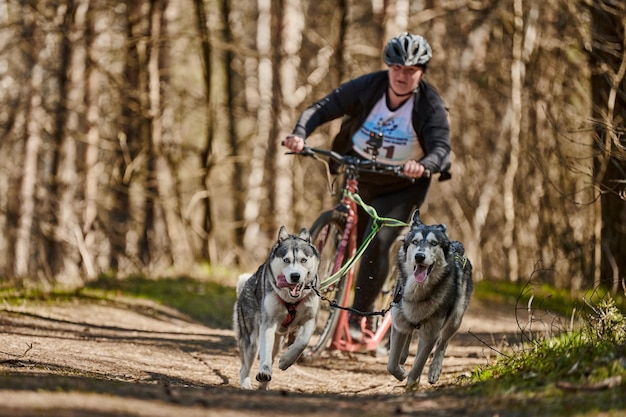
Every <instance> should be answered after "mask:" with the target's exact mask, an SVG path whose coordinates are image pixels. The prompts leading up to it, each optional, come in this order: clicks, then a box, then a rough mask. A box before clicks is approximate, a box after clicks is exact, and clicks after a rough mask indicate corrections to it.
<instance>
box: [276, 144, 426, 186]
mask: <svg viewBox="0 0 626 417" xmlns="http://www.w3.org/2000/svg"><path fill="white" fill-rule="evenodd" d="M288 153H290V154H298V153H296V152H288ZM317 154H321V155H324V156H327V157H328V158H329V159H331V160H333V161H335V162H337V163H339V164H341V165H344V166H350V167H352V169H354V170H356V171H357V172H370V173H376V174H385V175H395V176H398V177H402V178H406V179H409V180H411V181H415V180H416V179H417V178H413V177H409V176H407V175H404V174H403V173H402V169H403V166H402V165H391V164H386V163H384V162H378V161H372V160H369V159H361V158H359V157H356V156H353V155H341V154H339V153H337V152H335V151H332V150H328V149H320V148H313V147H311V146H305V147H304V149H302V151H301V152H300V153H299V155H302V156H309V157H311V158H317ZM430 176H431V172H430V170H428V169H425V170H424V173H423V174H422V177H425V178H430Z"/></svg>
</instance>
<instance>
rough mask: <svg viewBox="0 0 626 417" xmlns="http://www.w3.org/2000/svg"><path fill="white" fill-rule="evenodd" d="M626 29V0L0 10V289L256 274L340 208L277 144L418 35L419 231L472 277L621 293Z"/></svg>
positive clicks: (74, 4)
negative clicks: (441, 119)
mask: <svg viewBox="0 0 626 417" xmlns="http://www.w3.org/2000/svg"><path fill="white" fill-rule="evenodd" d="M625 27H626V6H625V2H624V1H623V0H541V1H540V0H367V1H365V0H363V1H357V0H337V1H315V0H243V1H240V0H238V1H229V0H152V1H150V0H132V1H119V0H118V1H115V0H65V1H51V0H0V51H1V53H0V225H1V229H0V230H1V231H2V232H1V233H0V275H1V276H2V277H4V278H5V279H9V280H12V281H16V280H17V281H19V280H21V281H25V282H34V283H43V284H46V285H52V284H61V285H68V286H80V285H82V284H84V283H85V282H86V281H89V280H92V279H95V278H97V277H98V276H99V275H100V274H102V273H113V274H118V275H119V276H127V275H131V274H145V275H149V276H161V275H172V274H188V275H203V274H204V275H206V273H207V268H206V267H207V265H208V266H210V267H211V268H213V269H215V268H217V267H220V268H221V267H227V268H232V269H242V270H243V269H245V268H253V267H256V266H257V265H258V264H259V263H260V262H262V261H263V259H264V258H265V257H266V256H267V253H268V251H269V248H270V247H271V245H272V243H273V241H274V240H275V238H276V235H277V231H278V228H279V226H280V225H283V224H284V225H286V226H287V227H288V228H289V229H290V230H291V231H296V230H299V228H300V227H303V226H310V225H311V223H312V221H313V220H314V218H315V217H316V216H317V214H318V213H319V212H320V211H321V210H323V209H325V208H328V207H330V206H331V205H332V203H333V201H334V198H335V197H334V196H332V195H331V193H330V192H329V189H328V183H327V181H326V176H325V171H324V167H323V166H322V165H321V164H320V163H318V162H316V161H313V160H311V159H304V158H301V157H296V156H290V155H285V148H282V147H281V146H280V145H279V144H280V141H281V139H282V138H283V137H284V136H285V135H286V134H288V133H289V132H290V131H291V129H292V126H293V124H294V122H295V120H296V118H297V116H298V115H299V112H300V111H302V110H303V109H304V108H305V107H306V106H307V105H308V104H310V103H311V102H312V101H314V100H317V99H319V98H321V97H322V96H324V95H326V94H327V93H328V92H330V91H331V90H332V89H333V88H334V87H335V86H337V85H339V83H341V82H343V81H347V80H348V79H349V78H351V77H355V76H358V75H361V74H363V73H365V72H370V71H374V70H379V69H382V68H384V65H383V62H382V59H381V51H382V48H383V47H384V45H385V43H386V42H387V40H388V39H390V38H391V37H393V36H395V35H396V34H398V33H400V32H402V31H405V30H408V31H410V32H412V33H416V34H421V35H423V36H424V37H426V39H427V40H428V41H429V42H430V44H431V46H432V49H433V59H432V61H431V64H430V66H429V70H428V73H427V74H426V77H427V80H428V81H429V82H430V83H431V84H433V85H434V86H435V87H436V88H437V89H438V91H439V92H440V94H441V95H442V97H443V99H444V101H445V102H446V105H447V107H448V108H449V117H450V122H451V132H452V146H453V161H452V162H453V167H452V175H453V178H452V180H451V181H447V182H441V183H440V182H434V183H433V186H432V187H431V193H430V195H429V197H428V199H427V203H426V204H425V205H424V207H423V209H422V213H423V217H424V219H425V221H426V222H440V223H446V224H447V225H448V228H449V230H450V234H451V236H452V237H453V238H454V239H458V240H462V241H464V242H465V245H466V248H467V252H468V255H469V256H470V258H471V259H472V261H473V262H474V265H475V271H476V277H477V278H478V279H481V278H484V279H498V280H510V281H518V280H527V279H529V278H530V277H538V278H540V279H541V280H543V282H547V283H550V284H554V285H556V286H558V287H562V288H572V289H578V288H588V287H590V286H592V285H597V284H599V283H601V282H602V283H604V284H605V285H607V286H608V287H609V288H613V289H614V290H617V289H619V288H620V287H621V285H622V282H623V279H624V277H625V275H626V273H625V271H626V256H625V255H626V253H625V252H626V249H624V248H626V191H625V189H626V187H625V186H626V159H625V144H626V138H625V136H624V132H625V119H626V76H625V74H626V34H625ZM337 127H338V125H337V123H331V124H329V125H328V126H325V127H324V128H323V129H320V130H319V131H318V132H316V134H315V135H314V136H312V137H311V138H310V139H309V141H308V142H309V144H311V145H313V146H318V147H328V146H329V145H330V142H331V140H332V137H333V134H334V133H335V132H336V131H337ZM233 279H234V278H233Z"/></svg>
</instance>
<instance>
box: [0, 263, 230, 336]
mask: <svg viewBox="0 0 626 417" xmlns="http://www.w3.org/2000/svg"><path fill="white" fill-rule="evenodd" d="M119 295H122V296H130V297H136V298H143V299H150V300H153V301H156V302H158V303H160V304H162V305H164V306H168V307H171V308H174V309H176V310H178V311H180V312H181V313H184V314H186V315H187V316H189V317H191V318H192V319H194V320H197V321H198V322H201V323H203V324H205V325H207V326H210V327H215V328H220V329H227V328H231V326H232V314H233V305H234V304H235V298H236V297H235V289H234V288H233V287H231V286H228V285H223V284H221V283H218V282H213V281H207V280H198V279H194V278H190V277H177V278H160V279H150V278H146V277H143V276H132V277H128V278H124V279H117V278H115V277H111V276H104V275H103V276H101V277H100V278H98V280H96V281H94V282H90V283H87V284H86V286H85V287H83V288H80V289H77V290H64V289H56V288H55V289H51V290H44V289H42V288H37V287H28V288H24V287H23V286H22V287H20V286H19V285H8V284H6V285H2V286H1V287H0V300H2V302H4V303H6V304H8V305H13V306H17V305H21V304H23V303H26V302H37V303H50V304H54V303H60V302H69V301H72V300H76V299H91V300H93V299H96V300H97V299H102V300H107V299H115V297H116V296H119Z"/></svg>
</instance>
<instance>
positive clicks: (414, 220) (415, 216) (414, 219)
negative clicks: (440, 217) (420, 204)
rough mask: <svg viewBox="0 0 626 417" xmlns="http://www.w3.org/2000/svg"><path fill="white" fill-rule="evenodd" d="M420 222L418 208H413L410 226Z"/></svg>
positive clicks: (415, 225) (417, 224)
mask: <svg viewBox="0 0 626 417" xmlns="http://www.w3.org/2000/svg"><path fill="white" fill-rule="evenodd" d="M420 224H423V223H422V218H421V216H420V209H415V211H414V212H413V214H412V215H411V227H412V228H413V227H417V226H419V225H420Z"/></svg>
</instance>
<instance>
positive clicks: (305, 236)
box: [298, 227, 311, 243]
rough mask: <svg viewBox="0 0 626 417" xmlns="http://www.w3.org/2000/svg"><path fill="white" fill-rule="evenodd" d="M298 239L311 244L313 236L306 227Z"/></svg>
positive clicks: (301, 230)
mask: <svg viewBox="0 0 626 417" xmlns="http://www.w3.org/2000/svg"><path fill="white" fill-rule="evenodd" d="M298 237H299V238H300V239H302V240H304V241H305V242H306V243H311V234H310V233H309V231H308V229H307V228H306V227H303V228H302V229H300V235H299V236H298Z"/></svg>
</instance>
